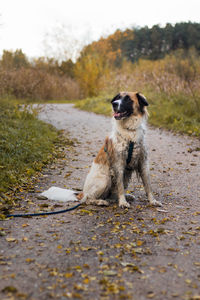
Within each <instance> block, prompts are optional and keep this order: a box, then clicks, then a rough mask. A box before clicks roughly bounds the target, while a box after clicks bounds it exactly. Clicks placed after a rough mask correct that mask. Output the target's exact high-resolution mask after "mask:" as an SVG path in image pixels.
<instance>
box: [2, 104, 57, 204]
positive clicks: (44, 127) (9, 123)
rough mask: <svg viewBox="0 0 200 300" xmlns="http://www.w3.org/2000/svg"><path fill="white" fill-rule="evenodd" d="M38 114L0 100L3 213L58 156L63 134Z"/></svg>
mask: <svg viewBox="0 0 200 300" xmlns="http://www.w3.org/2000/svg"><path fill="white" fill-rule="evenodd" d="M36 114H37V113H36V112H34V111H32V112H31V113H30V109H29V110H27V109H26V108H24V109H23V110H20V109H19V105H18V104H17V103H14V102H13V101H9V102H8V100H2V99H1V100H0V209H2V208H4V207H5V205H7V204H9V205H12V202H13V201H14V200H12V197H9V195H10V194H11V193H13V192H15V191H17V190H19V189H20V186H24V185H26V184H28V183H29V182H30V181H31V176H33V175H34V174H35V173H36V172H39V171H41V169H42V167H43V166H44V165H46V164H47V163H48V162H49V161H50V160H51V159H53V157H54V155H55V154H56V145H57V143H59V132H58V131H57V130H56V129H55V128H54V127H52V126H51V125H49V124H46V123H44V122H42V121H40V120H38V119H37V118H36Z"/></svg>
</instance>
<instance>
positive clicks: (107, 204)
mask: <svg viewBox="0 0 200 300" xmlns="http://www.w3.org/2000/svg"><path fill="white" fill-rule="evenodd" d="M96 204H97V205H99V206H109V203H108V201H106V200H97V202H96Z"/></svg>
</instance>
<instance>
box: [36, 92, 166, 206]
mask: <svg viewBox="0 0 200 300" xmlns="http://www.w3.org/2000/svg"><path fill="white" fill-rule="evenodd" d="M111 103H112V108H113V118H112V121H113V124H112V125H113V126H112V132H111V134H110V136H109V137H107V138H106V140H105V143H104V145H103V146H102V148H101V149H100V151H99V153H98V154H97V156H96V158H95V159H94V161H93V163H92V166H91V168H90V171H89V173H88V175H87V177H86V180H85V183H84V187H83V193H80V194H79V195H78V196H77V197H75V194H74V192H73V191H69V190H64V189H60V196H59V191H58V190H59V188H55V187H54V188H53V190H51V189H52V188H51V189H49V190H48V191H46V192H44V193H42V195H43V196H46V197H47V198H49V199H52V200H63V201H69V200H73V199H72V196H73V197H75V198H78V199H79V200H81V202H82V203H86V204H96V205H108V204H109V202H108V201H107V200H106V199H111V198H116V199H118V202H119V206H120V207H130V204H129V203H128V202H127V200H126V197H125V189H126V188H127V186H128V183H129V181H130V178H131V176H132V173H133V172H134V171H135V172H136V173H137V175H138V176H140V177H141V178H142V182H143V185H144V188H145V192H146V194H147V197H148V201H149V203H150V204H151V205H156V206H161V203H160V202H158V201H157V200H155V199H154V197H153V194H152V190H151V184H150V176H149V166H148V154H147V149H146V145H145V131H146V120H147V117H148V113H147V109H146V106H148V102H147V100H146V98H145V97H144V96H143V95H142V94H140V93H138V92H121V93H119V94H118V95H116V96H115V97H114V98H113V99H112V101H111ZM59 197H60V198H59ZM61 198H62V199H61ZM70 198H71V199H70Z"/></svg>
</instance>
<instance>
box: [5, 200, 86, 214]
mask: <svg viewBox="0 0 200 300" xmlns="http://www.w3.org/2000/svg"><path fill="white" fill-rule="evenodd" d="M81 204H82V203H79V204H77V205H75V206H73V207H70V208H67V209H63V210H57V211H49V212H43V213H42V212H41V213H30V214H29V213H27V214H9V215H6V218H11V217H13V218H23V217H38V216H46V215H48V216H49V215H57V214H62V213H65V212H68V211H71V210H74V209H76V208H78V207H79V206H80V205H81Z"/></svg>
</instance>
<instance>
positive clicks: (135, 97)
mask: <svg viewBox="0 0 200 300" xmlns="http://www.w3.org/2000/svg"><path fill="white" fill-rule="evenodd" d="M111 103H112V107H113V116H114V118H115V119H116V120H121V119H125V118H128V117H130V116H131V115H135V116H138V115H144V114H145V113H146V109H145V106H148V105H149V104H148V102H147V100H146V98H145V97H144V96H143V95H142V94H140V93H138V92H121V93H119V94H118V95H116V96H115V97H114V98H113V99H112V101H111Z"/></svg>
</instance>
